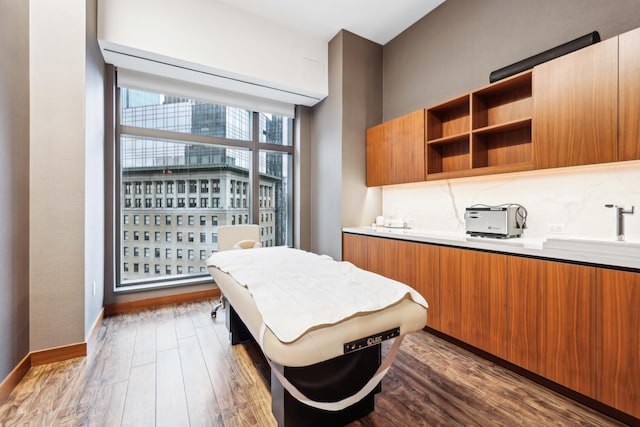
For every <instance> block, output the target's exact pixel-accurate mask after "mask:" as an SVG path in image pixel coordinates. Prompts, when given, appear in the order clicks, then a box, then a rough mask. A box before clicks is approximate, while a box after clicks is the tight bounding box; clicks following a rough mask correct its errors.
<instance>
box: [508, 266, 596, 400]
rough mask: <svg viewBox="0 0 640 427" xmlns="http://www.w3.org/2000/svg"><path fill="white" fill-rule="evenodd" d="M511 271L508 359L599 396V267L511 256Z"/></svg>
mask: <svg viewBox="0 0 640 427" xmlns="http://www.w3.org/2000/svg"><path fill="white" fill-rule="evenodd" d="M507 270H508V276H507V277H508V278H507V281H508V291H507V293H508V295H509V297H508V314H507V318H508V319H509V325H508V329H509V331H508V333H507V336H508V339H509V343H508V348H509V349H508V358H507V359H508V360H509V361H511V362H513V363H516V364H518V365H520V366H522V367H524V368H526V369H529V370H531V371H532V372H536V373H538V374H540V375H542V376H543V377H545V378H548V379H550V380H552V381H555V382H557V383H558V384H562V385H564V386H566V387H569V388H571V389H573V390H576V391H578V392H580V393H582V394H585V395H587V396H590V397H595V280H596V271H595V268H593V267H584V266H578V265H573V264H564V263H560V262H551V261H542V260H532V259H526V258H518V257H510V258H509V265H508V268H507Z"/></svg>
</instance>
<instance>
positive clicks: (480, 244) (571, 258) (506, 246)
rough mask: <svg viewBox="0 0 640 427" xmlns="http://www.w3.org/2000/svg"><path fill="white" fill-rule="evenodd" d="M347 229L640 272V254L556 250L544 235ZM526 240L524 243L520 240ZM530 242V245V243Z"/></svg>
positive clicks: (437, 243)
mask: <svg viewBox="0 0 640 427" xmlns="http://www.w3.org/2000/svg"><path fill="white" fill-rule="evenodd" d="M342 231H343V232H344V233H350V234H360V235H366V236H371V237H380V238H386V239H395V240H405V241H411V242H418V243H429V244H434V245H441V246H452V247H459V248H462V249H474V250H481V251H490V252H497V253H504V254H507V255H509V254H512V255H520V256H526V257H533V258H541V259H548V260H555V261H560V262H570V263H579V264H587V265H592V266H596V267H604V268H617V269H625V270H633V271H636V272H640V256H633V254H632V253H631V251H629V252H630V254H629V255H628V256H623V257H620V256H619V255H617V256H613V255H609V256H607V255H603V254H600V253H594V252H590V251H584V252H574V251H566V250H554V249H549V248H544V245H543V244H542V242H543V241H542V239H540V240H539V242H540V244H539V246H540V247H539V248H538V247H536V248H533V247H531V246H532V245H527V244H526V243H524V240H525V239H523V240H519V239H518V238H514V239H504V240H502V239H492V238H476V237H467V236H466V235H465V234H458V233H442V232H433V234H432V235H428V234H425V233H420V234H411V229H406V230H393V231H385V230H382V231H379V230H377V229H372V228H371V227H344V228H343V229H342ZM521 242H522V244H520V243H521ZM528 246H529V247H528Z"/></svg>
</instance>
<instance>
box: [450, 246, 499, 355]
mask: <svg viewBox="0 0 640 427" xmlns="http://www.w3.org/2000/svg"><path fill="white" fill-rule="evenodd" d="M506 263H507V257H506V256H505V255H498V254H490V253H486V252H476V251H469V250H464V249H454V248H440V280H441V281H440V293H441V296H440V298H441V330H442V332H444V333H446V334H449V335H451V336H453V337H455V338H458V339H460V340H462V341H464V342H466V343H469V344H471V345H473V346H475V347H477V348H479V349H482V350H484V351H487V352H489V353H492V354H494V355H496V356H498V357H502V358H506V349H507V346H506V324H507V322H506V313H507V311H506V310H507V308H506V300H507V292H506V286H507V285H506V271H507V269H506Z"/></svg>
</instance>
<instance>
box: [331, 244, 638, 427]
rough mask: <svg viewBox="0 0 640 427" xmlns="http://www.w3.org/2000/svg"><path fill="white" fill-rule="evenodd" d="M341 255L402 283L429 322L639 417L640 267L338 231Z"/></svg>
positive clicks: (467, 341)
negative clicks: (420, 301) (424, 305)
mask: <svg viewBox="0 0 640 427" xmlns="http://www.w3.org/2000/svg"><path fill="white" fill-rule="evenodd" d="M343 258H344V259H345V260H348V261H351V262H353V263H354V264H356V265H358V266H359V267H362V268H365V269H368V270H370V271H374V272H377V273H380V274H383V275H385V276H387V277H389V278H392V279H395V280H398V281H400V282H403V283H406V284H407V285H409V286H411V287H413V288H414V289H416V290H417V291H418V292H420V294H422V295H423V296H424V297H425V299H426V300H427V302H428V303H429V310H428V311H427V326H429V327H431V328H433V329H436V330H438V331H441V332H443V333H445V334H447V335H450V336H452V337H454V338H457V339H459V340H461V341H464V342H466V343H468V344H470V345H473V346H474V347H477V348H479V349H482V350H484V351H486V352H489V353H491V354H494V355H496V356H498V357H501V358H503V359H505V360H507V361H509V362H511V363H513V364H515V365H518V366H521V367H522V368H525V369H527V370H529V371H531V372H534V373H536V374H538V375H541V376H542V377H544V378H547V379H549V380H551V381H554V382H556V383H558V384H561V385H563V386H565V387H567V388H569V389H572V390H575V391H577V392H579V393H581V394H583V395H585V396H589V397H591V398H594V399H596V400H598V401H600V402H602V403H604V404H606V405H609V406H611V407H613V408H616V409H618V410H620V411H622V412H625V413H627V414H630V415H631V416H634V417H636V418H640V387H639V386H638V385H639V384H640V274H639V273H635V272H625V271H617V270H610V269H604V268H596V267H589V266H581V265H575V264H569V263H563V262H555V261H548V260H540V259H532V258H524V257H518V256H509V255H502V254H495V253H487V252H481V251H475V250H469V249H457V248H450V247H440V246H436V245H430V244H425V243H416V242H407V241H402V240H394V239H385V238H376V237H369V236H361V235H355V234H344V235H343Z"/></svg>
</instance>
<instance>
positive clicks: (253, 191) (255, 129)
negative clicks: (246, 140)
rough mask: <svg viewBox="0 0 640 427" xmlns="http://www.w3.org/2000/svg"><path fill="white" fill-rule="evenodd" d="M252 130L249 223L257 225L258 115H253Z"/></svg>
mask: <svg viewBox="0 0 640 427" xmlns="http://www.w3.org/2000/svg"><path fill="white" fill-rule="evenodd" d="M251 123H252V124H253V129H252V141H251V144H252V148H251V152H252V155H251V159H252V167H251V172H250V173H251V203H250V206H251V223H253V224H258V225H259V223H260V222H259V219H260V204H259V203H258V201H259V197H260V193H259V191H260V151H259V150H260V143H259V141H260V118H259V113H257V112H255V111H254V113H253V120H252V121H251Z"/></svg>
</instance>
